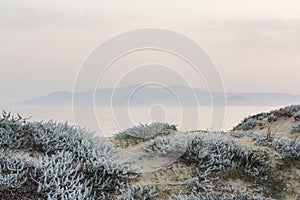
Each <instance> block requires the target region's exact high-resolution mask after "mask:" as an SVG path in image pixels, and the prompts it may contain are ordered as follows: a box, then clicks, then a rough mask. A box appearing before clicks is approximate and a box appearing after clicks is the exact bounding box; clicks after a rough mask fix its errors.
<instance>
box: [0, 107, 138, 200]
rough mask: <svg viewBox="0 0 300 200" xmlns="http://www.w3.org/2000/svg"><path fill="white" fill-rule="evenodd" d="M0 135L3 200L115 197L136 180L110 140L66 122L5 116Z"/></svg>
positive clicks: (1, 194)
mask: <svg viewBox="0 0 300 200" xmlns="http://www.w3.org/2000/svg"><path fill="white" fill-rule="evenodd" d="M0 134H1V137H0V146H1V148H2V149H4V150H3V151H1V152H0V199H3V198H4V199H11V198H13V199H24V198H25V199H116V196H117V195H120V194H121V191H124V190H126V189H127V188H128V182H129V181H130V180H132V179H133V178H136V177H137V175H136V174H135V173H133V172H132V171H131V170H130V169H129V168H128V166H127V165H126V164H125V163H123V162H119V161H115V160H114V156H115V153H116V151H117V150H116V149H115V147H114V146H113V145H112V144H111V143H110V142H108V141H106V140H105V139H103V138H98V137H94V136H93V135H92V134H90V133H89V132H87V131H85V130H84V129H80V128H76V127H73V126H69V125H67V124H65V123H56V122H53V121H50V122H28V121H26V120H23V119H22V118H21V117H18V118H14V117H11V116H10V115H9V114H8V115H7V114H5V113H4V115H3V116H2V118H0ZM18 152H20V153H18ZM24 152H28V153H29V152H30V154H26V153H24ZM29 155H30V156H29ZM12 193H13V195H11V194H12ZM9 194H10V195H9Z"/></svg>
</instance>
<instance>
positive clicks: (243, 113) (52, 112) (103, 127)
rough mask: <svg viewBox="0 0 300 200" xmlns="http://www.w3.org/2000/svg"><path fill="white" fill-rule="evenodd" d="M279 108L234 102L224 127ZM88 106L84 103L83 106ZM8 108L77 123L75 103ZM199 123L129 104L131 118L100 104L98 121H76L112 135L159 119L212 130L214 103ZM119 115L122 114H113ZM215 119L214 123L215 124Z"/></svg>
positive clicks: (168, 110) (175, 111)
mask: <svg viewBox="0 0 300 200" xmlns="http://www.w3.org/2000/svg"><path fill="white" fill-rule="evenodd" d="M276 108H279V106H245V107H239V106H231V107H229V106H228V107H226V109H225V119H224V123H223V128H222V130H223V131H228V130H231V129H232V128H233V127H234V126H235V125H237V124H238V123H239V122H240V121H241V120H242V119H244V118H245V117H247V116H249V115H253V114H257V113H261V112H268V111H270V110H273V109H276ZM80 109H82V110H84V109H86V108H84V107H82V108H80ZM184 109H185V110H188V111H189V112H197V108H196V107H187V108H184ZM5 110H6V111H11V112H12V114H14V115H16V114H18V113H19V114H20V115H21V116H22V117H31V118H30V120H31V121H49V120H51V119H53V120H57V121H59V122H68V123H69V124H76V123H75V122H74V116H73V111H72V108H71V107H17V108H16V107H15V108H5ZM198 110H199V112H198V121H199V123H198V125H197V126H195V123H194V122H195V119H192V118H190V119H185V120H184V121H185V122H184V123H182V119H181V112H180V108H179V107H164V108H162V107H159V106H152V107H129V108H128V113H130V120H128V118H127V117H125V115H124V116H122V114H121V113H117V112H115V113H114V112H112V110H111V108H110V107H96V108H95V114H96V115H95V116H96V117H97V119H98V124H93V123H91V121H92V120H89V117H95V116H87V118H86V121H85V122H83V124H76V125H79V126H81V127H86V128H87V129H89V130H91V131H94V132H96V134H97V135H99V136H111V135H113V134H114V133H117V132H119V131H122V130H124V129H126V128H130V127H132V126H133V125H138V124H139V123H147V124H149V123H151V122H155V121H161V122H170V123H174V124H177V125H178V128H179V130H182V131H185V130H189V131H191V130H211V128H210V127H213V125H214V122H213V121H212V108H211V107H198ZM113 113H114V114H113ZM117 114H118V115H119V117H116V116H113V115H117ZM184 117H187V118H188V117H189V116H184ZM211 123H212V124H211Z"/></svg>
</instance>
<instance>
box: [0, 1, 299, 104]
mask: <svg viewBox="0 0 300 200" xmlns="http://www.w3.org/2000/svg"><path fill="white" fill-rule="evenodd" d="M143 27H155V28H166V29H171V30H174V31H178V32H180V33H182V34H185V35H187V36H188V37H190V38H192V39H193V40H195V41H196V42H198V43H199V44H201V45H202V46H203V47H204V48H205V49H206V50H207V51H208V53H209V55H210V57H211V58H212V59H213V60H214V62H215V64H216V65H217V67H218V69H219V71H220V73H221V75H222V78H223V81H224V85H225V88H226V90H227V91H232V92H251V91H252V92H287V93H294V94H300V84H299V83H300V79H299V74H300V37H299V36H300V1H298V0H294V1H293V0H276V1H274V0H251V1H241V0H227V1H222V0H188V1H182V0H181V1H179V0H163V1H161V0H152V1H146V0H135V1H131V0H129V1H124V0H122V1H121V0H120V1H114V0H107V1H99V0H93V1H83V0H75V1H74V0H51V1H40V0H23V1H19V0H0V44H1V45H0V61H1V65H0V70H1V73H0V85H1V87H0V92H1V99H0V103H1V102H2V103H5V102H13V101H18V100H23V99H28V98H32V97H37V96H41V95H45V94H47V93H50V92H54V91H63V90H67V91H71V90H72V88H73V82H74V79H75V77H76V74H77V71H78V69H79V67H80V64H81V63H82V62H83V60H84V59H85V58H86V57H87V56H88V54H89V53H90V52H91V51H92V50H93V49H94V48H95V47H96V46H97V45H99V44H100V43H101V42H103V41H105V40H106V39H109V38H110V37H112V36H113V35H116V34H118V33H120V32H124V31H128V30H132V29H137V28H143ZM106 85H107V86H109V80H107V83H106Z"/></svg>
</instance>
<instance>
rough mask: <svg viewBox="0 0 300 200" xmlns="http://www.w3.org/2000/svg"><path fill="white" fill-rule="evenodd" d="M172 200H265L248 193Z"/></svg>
mask: <svg viewBox="0 0 300 200" xmlns="http://www.w3.org/2000/svg"><path fill="white" fill-rule="evenodd" d="M169 199H170V200H236V199H240V200H264V198H262V197H261V196H258V195H251V194H247V193H246V192H237V193H234V192H233V193H232V194H224V193H218V194H215V193H210V192H208V193H191V194H188V195H181V194H179V195H178V196H176V195H173V196H172V197H170V198H169Z"/></svg>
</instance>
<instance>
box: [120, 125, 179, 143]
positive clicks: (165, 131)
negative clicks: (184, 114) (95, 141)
mask: <svg viewBox="0 0 300 200" xmlns="http://www.w3.org/2000/svg"><path fill="white" fill-rule="evenodd" d="M176 130H177V128H176V125H172V124H168V123H161V122H155V123H152V124H150V125H147V124H140V125H138V126H134V127H132V128H128V129H126V130H125V131H123V132H119V133H117V134H115V137H116V138H119V139H127V138H139V139H151V138H153V137H155V136H157V135H169V134H171V133H173V132H174V131H176Z"/></svg>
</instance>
